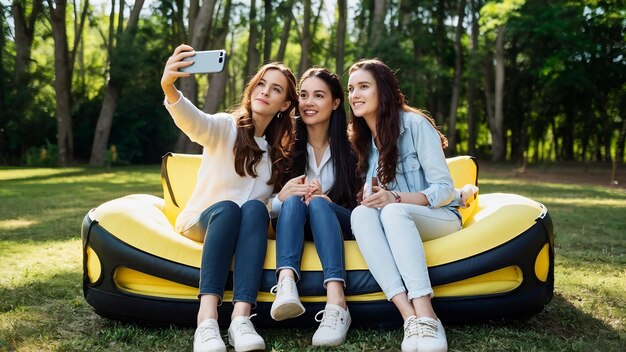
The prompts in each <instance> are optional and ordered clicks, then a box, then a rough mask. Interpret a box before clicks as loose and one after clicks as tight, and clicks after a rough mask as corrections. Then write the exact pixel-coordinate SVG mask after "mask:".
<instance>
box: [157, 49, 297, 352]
mask: <svg viewBox="0 0 626 352" xmlns="http://www.w3.org/2000/svg"><path fill="white" fill-rule="evenodd" d="M194 53H195V52H194V50H193V48H192V47H190V46H188V45H180V46H178V47H177V48H176V49H175V51H174V53H173V55H172V56H171V57H170V58H169V60H168V61H167V64H166V65H165V69H164V72H163V76H162V78H161V87H162V88H163V92H164V93H165V107H166V108H167V110H168V111H169V112H170V115H171V116H172V118H173V119H174V122H175V123H176V125H177V126H178V127H179V128H180V129H181V130H182V131H184V132H185V134H187V136H189V138H190V139H191V140H192V141H194V142H196V143H198V144H200V145H202V146H203V151H202V162H201V164H200V169H199V171H198V182H197V184H196V187H195V189H194V191H193V193H192V195H191V198H190V199H189V201H188V203H187V205H186V206H185V208H184V209H183V210H182V211H181V213H180V214H179V216H178V218H177V219H176V230H177V231H178V232H180V233H181V234H182V235H183V236H186V237H188V238H191V239H193V240H195V241H198V242H203V250H202V260H201V265H200V291H199V294H198V296H199V298H200V309H199V311H198V327H197V329H196V332H195V335H194V351H226V346H225V344H224V341H223V340H222V338H221V335H220V330H219V326H218V323H217V317H218V312H217V307H218V305H220V304H221V300H222V297H223V294H224V287H225V285H226V279H227V277H228V273H229V270H230V266H231V261H232V260H233V256H234V274H233V284H234V288H233V303H234V306H233V312H232V315H231V323H230V327H229V329H228V341H229V343H230V345H232V346H233V347H234V349H235V351H251V350H258V349H265V342H264V340H263V338H262V337H261V336H259V335H258V334H257V332H256V330H255V329H254V325H253V324H252V322H251V321H250V313H251V310H252V308H253V306H254V305H256V297H257V293H258V291H259V287H260V281H261V273H262V270H263V262H264V259H265V252H266V247H267V227H268V224H269V214H268V211H267V208H266V206H265V203H266V201H267V199H268V198H269V196H270V194H271V193H272V191H273V190H274V189H277V190H278V189H280V186H281V185H280V184H279V183H280V182H279V180H280V178H281V177H282V176H281V175H283V174H284V173H285V172H286V171H287V169H288V164H287V163H288V160H289V159H288V155H287V152H286V151H287V148H288V147H289V145H290V144H291V138H292V122H291V117H290V115H291V113H292V111H293V110H294V108H296V107H297V104H298V96H297V93H296V80H295V77H294V75H293V73H292V72H291V70H290V69H289V68H288V67H286V66H284V65H282V64H278V63H270V64H267V65H264V66H263V67H261V68H260V69H259V71H258V72H257V73H256V74H255V75H254V77H252V79H251V80H250V81H249V82H248V85H247V87H246V89H245V91H244V93H243V96H242V101H241V104H240V105H239V107H238V108H236V109H235V110H234V111H232V112H230V113H217V114H205V113H204V112H202V111H201V110H199V109H198V108H197V107H195V106H194V105H193V104H192V103H191V102H189V100H187V99H186V98H185V97H183V96H182V94H181V93H180V92H179V91H178V90H177V89H176V87H175V86H174V83H175V82H176V80H177V79H178V78H180V77H186V76H188V75H189V73H185V72H181V71H179V69H180V68H183V67H187V66H189V65H191V64H193V61H183V59H185V58H187V57H191V56H193V55H194Z"/></svg>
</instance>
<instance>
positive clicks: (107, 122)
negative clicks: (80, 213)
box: [89, 0, 144, 166]
mask: <svg viewBox="0 0 626 352" xmlns="http://www.w3.org/2000/svg"><path fill="white" fill-rule="evenodd" d="M122 1H123V0H122ZM143 3H144V0H135V4H134V5H133V9H132V10H131V13H130V17H129V18H128V23H127V24H126V29H123V28H121V27H120V26H118V33H120V34H119V35H118V36H117V41H116V45H114V46H112V48H113V57H112V58H111V66H114V65H117V62H118V60H119V59H118V58H116V56H117V55H118V54H117V52H118V50H119V46H120V42H122V41H124V40H132V39H133V38H134V35H135V31H136V28H137V24H138V22H139V13H140V11H141V8H142V7H143ZM122 4H123V2H122ZM120 11H123V6H122V5H120ZM110 72H114V70H112V69H111V70H110ZM124 83H125V82H124V79H123V78H120V77H117V76H116V75H115V74H114V73H112V74H111V75H110V78H109V82H108V83H107V87H106V90H105V94H104V99H103V101H102V107H101V108H100V114H99V115H98V121H97V122H96V130H95V132H94V138H93V144H92V145H91V156H90V158H89V164H90V165H92V166H103V165H104V164H105V161H106V160H105V156H106V150H107V145H108V143H109V135H110V133H111V126H112V125H113V115H114V114H115V108H116V107H117V102H118V100H119V97H120V95H121V93H122V88H123V87H124Z"/></svg>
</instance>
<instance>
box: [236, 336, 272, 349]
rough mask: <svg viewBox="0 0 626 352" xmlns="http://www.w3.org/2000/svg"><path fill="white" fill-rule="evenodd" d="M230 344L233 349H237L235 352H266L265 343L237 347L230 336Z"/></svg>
mask: <svg viewBox="0 0 626 352" xmlns="http://www.w3.org/2000/svg"><path fill="white" fill-rule="evenodd" d="M228 344H229V345H231V346H233V348H234V349H235V352H247V351H264V350H265V343H263V344H261V343H258V344H252V345H248V346H235V341H233V339H232V338H231V337H230V336H228Z"/></svg>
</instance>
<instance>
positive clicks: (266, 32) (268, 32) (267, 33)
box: [263, 0, 274, 63]
mask: <svg viewBox="0 0 626 352" xmlns="http://www.w3.org/2000/svg"><path fill="white" fill-rule="evenodd" d="M263 7H264V11H263V12H264V18H263V62H264V63H265V62H269V61H270V60H271V58H272V39H273V38H272V23H273V22H274V19H273V18H272V0H263Z"/></svg>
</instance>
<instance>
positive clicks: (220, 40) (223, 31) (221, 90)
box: [202, 0, 232, 114]
mask: <svg viewBox="0 0 626 352" xmlns="http://www.w3.org/2000/svg"><path fill="white" fill-rule="evenodd" d="M231 4H232V1H231V0H227V1H226V5H225V9H224V17H223V20H222V25H221V28H220V30H219V34H218V36H217V38H216V40H215V43H216V46H218V47H220V48H224V47H226V37H227V36H228V32H229V30H228V27H229V22H230V10H231ZM226 64H228V61H226ZM227 81H228V66H226V67H225V68H224V71H222V72H220V73H216V74H213V75H211V79H210V82H209V87H208V88H207V91H206V94H205V96H204V107H203V108H202V110H203V111H204V112H206V113H209V114H214V113H216V112H217V109H218V108H219V105H220V103H221V102H222V101H223V100H224V96H225V95H226V82H227Z"/></svg>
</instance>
